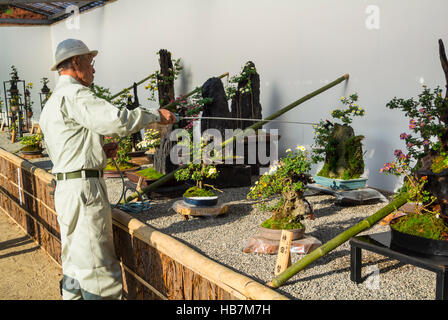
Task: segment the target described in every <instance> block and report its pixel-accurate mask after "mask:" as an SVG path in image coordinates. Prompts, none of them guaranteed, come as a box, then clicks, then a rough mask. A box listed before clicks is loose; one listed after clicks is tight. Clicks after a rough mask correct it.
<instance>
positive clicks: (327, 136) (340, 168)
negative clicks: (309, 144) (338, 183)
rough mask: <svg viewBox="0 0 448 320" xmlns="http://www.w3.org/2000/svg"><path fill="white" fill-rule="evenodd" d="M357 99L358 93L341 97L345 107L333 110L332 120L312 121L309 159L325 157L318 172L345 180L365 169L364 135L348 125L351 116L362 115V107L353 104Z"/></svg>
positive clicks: (358, 175) (317, 160)
mask: <svg viewBox="0 0 448 320" xmlns="http://www.w3.org/2000/svg"><path fill="white" fill-rule="evenodd" d="M357 101H358V95H357V94H352V95H350V96H349V97H348V98H346V97H342V98H341V102H342V104H343V105H344V106H345V107H346V108H345V109H335V110H333V111H332V112H331V116H332V117H333V119H334V120H333V121H329V120H325V121H323V120H320V122H319V124H317V125H314V129H315V136H314V141H315V144H314V145H313V150H312V152H313V155H312V159H313V162H314V163H318V162H321V161H324V166H323V168H322V169H321V170H320V171H319V172H318V173H317V175H319V176H323V177H327V178H333V179H344V180H348V179H357V178H359V177H360V176H361V175H362V174H363V173H364V159H363V151H362V140H363V139H364V136H362V135H355V132H354V130H353V128H352V127H351V126H350V124H351V123H352V122H353V117H362V116H364V115H365V111H364V109H363V108H361V107H359V105H358V104H356V102H357ZM338 122H339V123H338Z"/></svg>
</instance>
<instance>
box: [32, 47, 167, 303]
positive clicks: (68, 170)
mask: <svg viewBox="0 0 448 320" xmlns="http://www.w3.org/2000/svg"><path fill="white" fill-rule="evenodd" d="M97 53H98V51H90V50H89V49H88V47H87V46H86V45H85V44H84V43H83V42H82V41H80V40H75V39H67V40H64V41H62V42H61V43H59V45H58V47H57V49H56V53H55V60H56V63H55V65H54V66H53V68H52V70H53V71H56V70H57V71H58V72H59V75H60V77H59V80H58V82H57V84H56V87H55V89H54V91H53V94H52V95H51V97H50V99H49V100H48V102H47V103H46V105H45V108H44V109H43V111H42V114H41V117H40V121H39V124H40V127H41V129H42V132H43V134H44V137H45V143H46V146H47V151H48V155H49V156H50V159H51V161H52V162H53V165H54V166H53V174H55V175H56V177H57V185H56V190H55V207H56V211H57V213H58V223H59V226H60V230H61V244H62V254H61V259H62V269H63V279H62V289H63V290H62V292H63V299H64V300H65V299H121V297H122V276H121V268H120V264H119V261H118V260H117V258H116V255H115V251H114V245H113V235H112V218H111V207H110V204H109V200H108V197H107V190H106V185H105V183H104V180H103V178H102V176H103V169H104V168H105V166H106V163H107V157H109V156H113V155H114V153H115V152H116V150H115V149H116V146H113V147H112V148H104V149H103V145H104V136H120V137H122V136H127V135H129V134H132V133H134V132H137V131H139V130H141V129H143V128H145V127H146V126H148V124H150V123H152V122H159V123H161V124H172V123H174V122H175V121H176V117H175V116H174V114H172V113H171V112H169V111H168V110H165V109H159V110H151V111H148V110H145V109H142V108H139V107H138V108H136V109H134V110H132V111H129V110H127V109H126V108H123V109H122V110H121V111H120V110H118V109H117V108H116V107H115V106H113V105H112V104H110V103H109V102H107V101H106V100H103V99H100V98H98V97H96V96H95V95H94V94H93V93H92V91H91V90H90V89H89V86H90V85H91V84H92V82H93V74H94V73H95V69H94V68H93V64H94V61H93V58H94V57H95V56H96V55H97ZM106 153H107V154H106Z"/></svg>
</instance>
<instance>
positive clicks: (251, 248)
mask: <svg viewBox="0 0 448 320" xmlns="http://www.w3.org/2000/svg"><path fill="white" fill-rule="evenodd" d="M279 244H280V241H279V240H269V239H266V238H263V237H261V236H259V235H255V236H254V237H252V238H251V239H250V240H249V242H248V243H247V245H246V248H244V250H243V251H244V252H245V253H263V254H277V253H278V247H279ZM321 245H322V242H320V241H319V240H318V239H317V238H314V237H311V236H306V235H305V236H304V237H303V238H302V239H299V240H293V241H292V243H291V250H290V251H291V252H292V253H297V254H308V253H310V252H311V251H313V250H314V249H316V248H318V247H320V246H321Z"/></svg>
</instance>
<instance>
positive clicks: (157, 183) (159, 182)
mask: <svg viewBox="0 0 448 320" xmlns="http://www.w3.org/2000/svg"><path fill="white" fill-rule="evenodd" d="M348 78H349V74H348V73H347V74H345V75H343V76H342V77H339V78H337V79H336V80H334V81H333V82H331V83H329V84H327V85H325V86H323V87H322V88H320V89H317V90H315V91H313V92H311V93H310V94H307V95H306V96H304V97H302V98H300V99H299V100H297V101H294V102H293V103H291V104H289V105H287V106H286V107H284V108H282V109H280V110H279V111H277V112H275V113H274V114H272V115H270V116H269V117H267V118H265V119H264V120H262V121H260V122H257V123H255V124H253V125H251V126H250V127H248V128H246V129H245V130H244V131H241V132H240V133H238V134H236V135H234V136H233V137H231V138H230V139H227V140H226V141H224V142H223V143H222V145H221V148H222V147H224V146H226V145H227V144H229V143H233V141H235V140H236V138H237V137H240V136H242V135H244V134H246V132H247V131H250V130H256V129H259V128H261V127H262V126H263V125H264V124H266V123H267V122H269V120H273V119H275V118H278V117H279V116H281V115H282V114H284V113H286V112H288V111H289V110H291V109H293V108H295V107H297V106H298V105H300V104H302V103H304V102H305V101H307V100H309V99H311V98H313V97H315V96H317V95H318V94H321V93H322V92H324V91H326V90H328V89H330V88H332V87H334V86H335V85H337V84H339V83H341V82H342V81H344V80H347V79H348ZM186 166H187V165H183V166H181V167H179V168H178V169H177V170H175V171H172V172H170V173H168V174H166V175H164V176H163V177H161V178H160V179H158V180H157V181H155V182H153V183H151V184H150V185H149V186H146V187H145V188H143V189H142V192H148V191H151V190H153V189H155V188H157V187H159V186H161V185H163V184H165V183H166V182H168V181H170V180H171V179H172V178H174V173H175V172H176V171H178V170H180V169H183V168H185V167H186ZM138 196H139V194H138V193H136V192H135V193H133V194H131V195H130V196H129V197H127V198H126V200H122V203H123V202H126V201H132V200H134V199H136V198H137V197H138Z"/></svg>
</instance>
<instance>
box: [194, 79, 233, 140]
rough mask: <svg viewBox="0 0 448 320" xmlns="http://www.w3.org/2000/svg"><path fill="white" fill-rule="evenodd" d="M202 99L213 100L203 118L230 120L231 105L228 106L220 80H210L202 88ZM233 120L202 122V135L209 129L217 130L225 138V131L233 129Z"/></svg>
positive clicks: (207, 106) (206, 108)
mask: <svg viewBox="0 0 448 320" xmlns="http://www.w3.org/2000/svg"><path fill="white" fill-rule="evenodd" d="M202 97H203V98H212V99H213V101H212V102H211V103H208V104H205V105H204V109H203V111H202V116H203V117H225V118H230V117H231V113H230V111H229V105H228V104H227V98H226V92H225V90H224V86H223V84H222V82H221V79H219V78H210V79H208V80H207V81H206V82H205V83H204V85H203V86H202ZM233 122H234V121H232V120H211V119H204V120H201V133H202V132H204V131H205V130H207V129H217V130H219V131H220V132H221V136H222V137H223V139H224V137H225V129H233V125H234V124H233Z"/></svg>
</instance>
